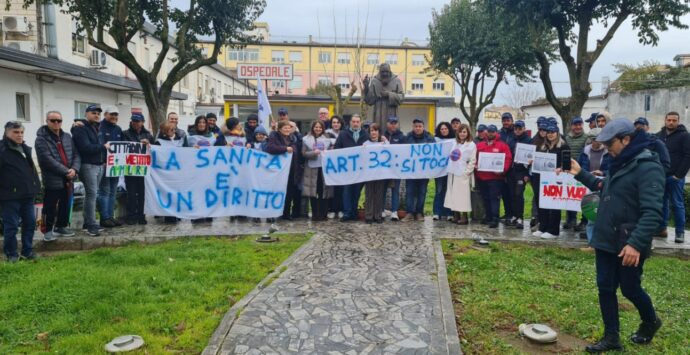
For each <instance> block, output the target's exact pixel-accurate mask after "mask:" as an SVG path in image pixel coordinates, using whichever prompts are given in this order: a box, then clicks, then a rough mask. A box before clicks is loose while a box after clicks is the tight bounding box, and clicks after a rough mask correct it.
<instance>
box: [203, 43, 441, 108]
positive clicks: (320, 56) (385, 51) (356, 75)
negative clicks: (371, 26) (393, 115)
mask: <svg viewBox="0 0 690 355" xmlns="http://www.w3.org/2000/svg"><path fill="white" fill-rule="evenodd" d="M200 46H202V47H203V48H205V49H206V50H207V51H208V52H209V53H210V52H211V51H212V50H213V44H212V43H201V44H200ZM430 55H431V51H430V49H429V48H428V47H419V46H416V45H414V44H412V43H403V45H400V46H372V45H362V46H359V47H358V46H355V45H346V44H337V43H336V44H334V43H329V44H324V43H316V42H313V41H308V42H307V43H294V42H290V43H288V42H279V43H278V42H262V43H261V44H258V45H248V46H247V47H245V48H241V49H237V48H229V47H226V48H224V49H223V50H222V51H221V55H220V56H219V57H218V63H219V64H221V65H223V66H225V67H226V68H228V69H229V70H236V68H237V64H238V63H261V64H266V63H275V64H292V65H293V80H291V81H277V80H276V81H272V82H269V84H268V85H269V89H270V90H271V91H272V92H274V93H278V94H281V95H285V94H286V95H306V94H307V91H308V90H309V88H313V87H315V86H316V85H317V84H318V83H319V82H322V83H335V84H337V85H340V86H341V87H342V88H343V93H347V92H348V91H349V89H350V87H351V83H352V82H353V81H354V82H356V83H359V82H360V80H361V79H362V78H364V77H365V76H366V75H369V76H370V77H371V76H373V75H376V72H377V68H378V65H379V64H381V63H389V64H390V66H391V70H392V71H393V73H394V74H395V75H397V76H398V77H399V78H400V80H401V81H402V83H403V85H404V87H405V95H406V96H407V97H453V96H454V95H455V85H454V82H453V80H452V79H451V78H450V77H448V76H445V75H437V74H435V73H431V72H428V73H427V72H425V69H426V68H427V67H428V64H427V60H426V58H427V57H428V56H430ZM357 85H358V86H359V84H357ZM359 94H360V93H359V92H358V93H357V94H356V95H359Z"/></svg>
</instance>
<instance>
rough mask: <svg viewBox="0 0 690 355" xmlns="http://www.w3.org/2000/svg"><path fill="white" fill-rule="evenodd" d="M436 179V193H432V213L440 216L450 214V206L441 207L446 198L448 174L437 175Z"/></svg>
mask: <svg viewBox="0 0 690 355" xmlns="http://www.w3.org/2000/svg"><path fill="white" fill-rule="evenodd" d="M434 181H436V194H435V195H434V215H437V216H439V217H441V218H443V217H447V216H451V215H452V214H453V213H452V212H451V210H450V208H446V207H443V202H444V201H445V200H446V190H447V189H448V176H443V177H438V178H436V179H435V180H434Z"/></svg>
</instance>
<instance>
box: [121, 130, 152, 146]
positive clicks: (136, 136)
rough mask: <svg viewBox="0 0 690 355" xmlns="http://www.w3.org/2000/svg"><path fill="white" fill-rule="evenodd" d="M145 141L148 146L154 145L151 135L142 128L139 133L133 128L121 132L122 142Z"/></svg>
mask: <svg viewBox="0 0 690 355" xmlns="http://www.w3.org/2000/svg"><path fill="white" fill-rule="evenodd" d="M142 139H146V140H148V141H149V143H150V144H153V143H154V139H153V135H152V134H151V132H149V131H148V130H147V129H146V128H144V127H142V128H141V131H139V132H137V131H136V130H134V128H132V127H129V129H128V130H126V131H124V132H122V140H123V141H126V142H141V140H142Z"/></svg>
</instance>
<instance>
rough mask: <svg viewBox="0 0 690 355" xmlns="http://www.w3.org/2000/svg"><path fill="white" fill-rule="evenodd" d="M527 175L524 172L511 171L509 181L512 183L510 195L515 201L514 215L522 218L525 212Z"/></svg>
mask: <svg viewBox="0 0 690 355" xmlns="http://www.w3.org/2000/svg"><path fill="white" fill-rule="evenodd" d="M524 178H525V176H524V175H522V174H515V173H510V174H509V175H508V183H509V184H510V195H511V196H512V202H513V209H512V211H513V213H512V216H513V217H516V218H518V219H522V218H523V217H524V214H525V187H526V185H525V179H524ZM504 201H505V200H504Z"/></svg>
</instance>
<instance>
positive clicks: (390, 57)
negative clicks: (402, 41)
mask: <svg viewBox="0 0 690 355" xmlns="http://www.w3.org/2000/svg"><path fill="white" fill-rule="evenodd" d="M386 63H388V64H398V55H397V54H386Z"/></svg>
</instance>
